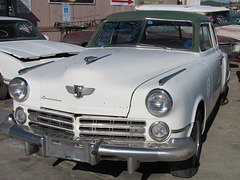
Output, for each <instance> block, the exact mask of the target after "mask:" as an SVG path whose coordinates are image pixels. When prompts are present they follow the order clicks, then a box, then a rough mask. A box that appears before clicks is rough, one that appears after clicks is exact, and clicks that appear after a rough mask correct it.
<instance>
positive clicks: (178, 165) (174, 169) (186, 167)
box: [169, 111, 202, 178]
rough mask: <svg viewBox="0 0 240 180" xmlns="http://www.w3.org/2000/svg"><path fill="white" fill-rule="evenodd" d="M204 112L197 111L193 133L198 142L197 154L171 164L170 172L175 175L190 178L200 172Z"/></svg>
mask: <svg viewBox="0 0 240 180" xmlns="http://www.w3.org/2000/svg"><path fill="white" fill-rule="evenodd" d="M201 120H202V114H201V112H200V111H197V114H196V117H195V123H194V126H193V130H192V133H191V138H192V139H193V141H194V142H195V144H196V147H197V148H196V152H195V154H194V155H193V156H192V157H191V158H190V159H188V160H185V161H181V162H174V163H170V164H169V169H170V172H171V174H172V175H173V176H176V177H182V178H190V177H192V176H194V175H195V174H196V173H197V172H198V168H199V165H200V163H199V159H200V154H201V150H202V141H201V133H202V126H201Z"/></svg>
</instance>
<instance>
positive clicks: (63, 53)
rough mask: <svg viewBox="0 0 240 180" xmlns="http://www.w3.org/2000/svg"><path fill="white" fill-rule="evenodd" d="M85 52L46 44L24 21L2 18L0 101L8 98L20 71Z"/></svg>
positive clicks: (0, 29) (30, 25) (71, 46)
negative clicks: (8, 92)
mask: <svg viewBox="0 0 240 180" xmlns="http://www.w3.org/2000/svg"><path fill="white" fill-rule="evenodd" d="M83 49H84V48H83V47H80V46H76V45H72V44H67V43H60V42H53V41H49V40H47V39H46V38H45V36H43V35H42V34H41V32H39V31H38V29H37V28H36V27H35V26H34V25H33V24H31V23H30V22H29V21H27V20H25V19H20V18H13V17H3V16H2V17H0V64H1V66H0V100H2V99H5V98H6V96H7V86H8V84H9V82H10V81H11V79H12V78H14V77H15V76H17V75H18V71H19V70H20V69H23V68H27V67H32V66H36V65H39V64H43V63H49V62H52V61H56V60H58V59H62V58H64V57H69V56H72V55H76V54H78V53H79V52H81V51H82V50H83Z"/></svg>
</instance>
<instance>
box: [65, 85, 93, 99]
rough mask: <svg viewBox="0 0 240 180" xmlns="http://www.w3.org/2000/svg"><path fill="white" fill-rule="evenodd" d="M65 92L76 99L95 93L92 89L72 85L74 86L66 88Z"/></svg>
mask: <svg viewBox="0 0 240 180" xmlns="http://www.w3.org/2000/svg"><path fill="white" fill-rule="evenodd" d="M66 89H67V91H68V92H69V93H70V94H73V95H74V97H76V98H82V97H83V96H86V95H91V94H92V93H93V91H95V89H94V88H86V87H84V86H79V85H74V86H66Z"/></svg>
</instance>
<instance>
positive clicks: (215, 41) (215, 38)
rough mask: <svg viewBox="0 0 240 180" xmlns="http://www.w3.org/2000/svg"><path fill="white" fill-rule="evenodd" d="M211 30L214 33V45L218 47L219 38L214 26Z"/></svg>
mask: <svg viewBox="0 0 240 180" xmlns="http://www.w3.org/2000/svg"><path fill="white" fill-rule="evenodd" d="M211 29H212V32H213V41H214V44H215V46H217V44H218V41H217V36H216V32H215V29H214V27H213V25H212V24H211Z"/></svg>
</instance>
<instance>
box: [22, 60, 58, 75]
mask: <svg viewBox="0 0 240 180" xmlns="http://www.w3.org/2000/svg"><path fill="white" fill-rule="evenodd" d="M52 62H54V61H50V62H46V63H43V64H38V65H36V66H32V67H28V68H24V69H20V70H19V71H18V74H19V75H23V74H25V73H27V72H28V71H31V70H33V69H36V68H38V67H40V66H44V65H46V64H50V63H52Z"/></svg>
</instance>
